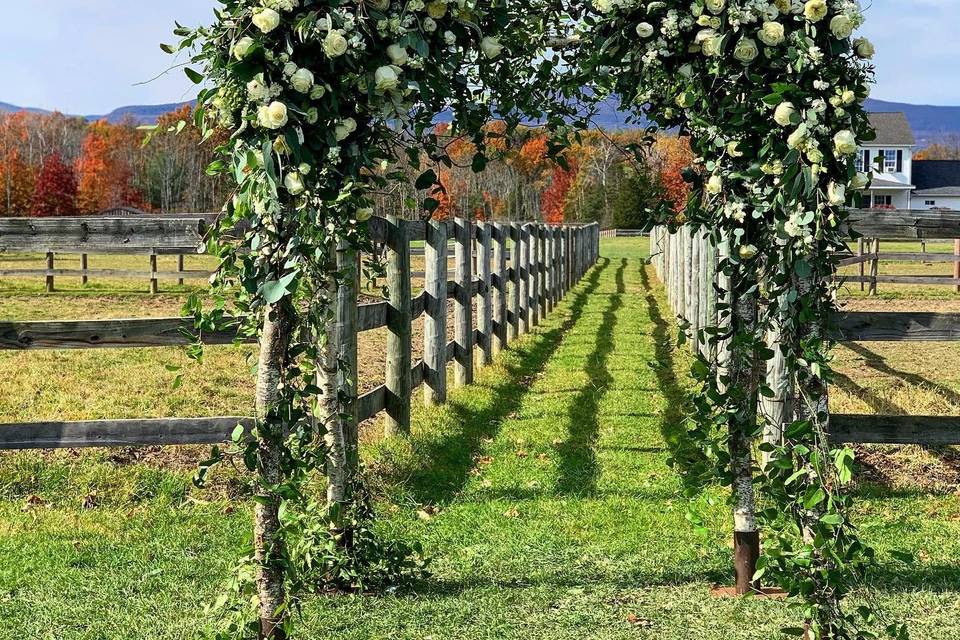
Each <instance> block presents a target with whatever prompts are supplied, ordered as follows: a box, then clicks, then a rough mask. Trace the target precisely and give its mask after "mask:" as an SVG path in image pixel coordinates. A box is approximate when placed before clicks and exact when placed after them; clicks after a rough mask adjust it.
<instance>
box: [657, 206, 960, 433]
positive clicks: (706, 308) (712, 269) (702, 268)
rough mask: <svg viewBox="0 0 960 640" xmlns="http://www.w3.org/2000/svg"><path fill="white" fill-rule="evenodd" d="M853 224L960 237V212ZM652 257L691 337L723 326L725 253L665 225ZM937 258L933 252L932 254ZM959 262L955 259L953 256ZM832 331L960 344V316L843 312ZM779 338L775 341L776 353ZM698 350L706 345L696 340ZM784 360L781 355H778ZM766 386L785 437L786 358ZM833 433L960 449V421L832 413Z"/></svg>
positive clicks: (880, 231)
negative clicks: (720, 291)
mask: <svg viewBox="0 0 960 640" xmlns="http://www.w3.org/2000/svg"><path fill="white" fill-rule="evenodd" d="M851 224H852V225H853V226H854V227H855V228H856V230H857V231H858V232H859V233H861V234H863V235H865V236H867V237H883V238H891V239H899V240H902V239H918V238H927V239H952V238H957V237H960V212H948V211H912V210H898V211H885V212H883V213H882V214H879V213H876V212H870V211H867V210H862V211H861V210H857V211H853V212H851ZM651 254H652V255H653V263H654V266H655V268H656V271H657V274H658V275H659V277H660V279H661V281H662V282H663V283H664V285H665V287H666V292H667V300H668V303H669V305H670V307H671V308H672V310H673V311H674V313H675V314H676V315H677V316H679V317H680V318H681V319H682V320H683V321H685V322H686V323H689V327H690V328H689V335H690V336H691V337H693V336H696V335H697V330H698V329H699V328H700V327H705V326H709V325H716V324H717V318H718V316H717V288H716V286H715V285H716V283H717V279H718V277H721V276H718V274H717V263H718V258H719V255H718V248H717V247H714V246H712V245H711V243H710V242H708V241H707V239H706V237H705V236H704V235H703V234H702V233H696V232H693V231H692V230H691V229H690V228H689V227H685V228H682V229H680V230H679V231H677V232H675V233H670V232H669V231H668V230H667V229H666V228H664V227H657V228H655V229H654V230H653V233H652V239H651ZM927 255H930V254H927ZM951 257H952V256H951ZM832 320H833V322H832V323H831V325H832V326H833V330H834V331H835V336H834V337H835V338H836V339H837V340H838V341H841V342H856V341H916V342H925V341H955V340H960V313H917V312H869V313H867V312H852V313H841V314H840V315H839V317H837V318H833V319H832ZM775 340H776V336H768V341H769V343H770V346H771V347H774V346H775V344H774V343H775ZM690 344H691V347H692V348H695V349H702V348H703V347H704V345H703V344H700V343H698V342H697V340H696V339H692V340H691V342H690ZM774 351H775V352H777V353H778V354H779V350H778V349H774ZM766 375H767V385H768V386H769V387H770V389H771V390H773V392H774V397H772V398H762V399H761V401H760V402H761V407H760V411H761V412H762V415H764V416H767V417H768V419H769V422H771V423H772V425H773V426H770V427H768V429H767V432H766V433H765V434H764V438H765V439H767V440H770V441H775V440H777V439H779V434H780V433H781V431H780V429H782V428H783V425H784V424H785V423H787V422H789V415H788V411H787V407H789V406H790V403H791V393H790V381H789V380H788V379H787V378H786V371H785V368H784V363H783V361H782V359H781V357H780V356H778V357H775V358H774V359H773V360H770V361H768V363H767V372H766ZM830 433H831V436H832V437H833V438H834V439H836V441H838V442H860V443H886V444H925V445H946V444H960V417H956V416H901V415H860V414H837V413H834V414H831V416H830Z"/></svg>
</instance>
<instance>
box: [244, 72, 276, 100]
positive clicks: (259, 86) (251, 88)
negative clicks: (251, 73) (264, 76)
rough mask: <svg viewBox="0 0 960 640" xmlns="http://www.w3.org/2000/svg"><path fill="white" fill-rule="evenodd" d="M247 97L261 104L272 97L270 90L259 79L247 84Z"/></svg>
mask: <svg viewBox="0 0 960 640" xmlns="http://www.w3.org/2000/svg"><path fill="white" fill-rule="evenodd" d="M247 95H249V96H250V99H251V100H253V101H254V102H260V101H261V100H266V99H267V98H269V97H270V90H269V89H268V88H267V87H266V85H264V84H263V82H261V81H260V79H259V77H257V78H254V79H253V80H251V81H250V82H248V83H247Z"/></svg>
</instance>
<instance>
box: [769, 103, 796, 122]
mask: <svg viewBox="0 0 960 640" xmlns="http://www.w3.org/2000/svg"><path fill="white" fill-rule="evenodd" d="M796 112H797V110H796V109H795V108H794V107H793V103H792V102H781V103H780V104H778V105H777V108H776V109H775V110H774V112H773V121H774V122H776V123H777V124H778V125H780V126H781V127H787V126H790V117H791V116H792V115H793V114H794V113H796Z"/></svg>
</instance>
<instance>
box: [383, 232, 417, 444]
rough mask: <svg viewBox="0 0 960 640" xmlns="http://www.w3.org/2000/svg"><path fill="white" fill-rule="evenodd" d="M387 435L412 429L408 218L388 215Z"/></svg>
mask: <svg viewBox="0 0 960 640" xmlns="http://www.w3.org/2000/svg"><path fill="white" fill-rule="evenodd" d="M387 288H388V289H389V293H390V299H389V301H388V303H389V307H388V309H387V331H388V332H389V333H388V334H387V375H386V387H387V395H386V410H387V421H386V428H385V432H386V435H388V436H389V435H393V434H397V433H404V434H406V433H410V393H411V386H412V385H411V377H410V366H411V362H410V361H411V354H410V352H411V345H410V334H411V328H410V323H411V321H412V318H411V312H412V309H411V294H410V239H409V237H408V236H407V221H406V220H403V219H401V218H398V217H397V216H394V215H390V216H387Z"/></svg>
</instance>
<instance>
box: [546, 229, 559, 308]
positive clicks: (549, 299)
mask: <svg viewBox="0 0 960 640" xmlns="http://www.w3.org/2000/svg"><path fill="white" fill-rule="evenodd" d="M543 237H544V245H545V246H544V250H543V253H544V265H546V269H545V270H544V274H543V280H544V301H545V302H546V313H551V312H552V311H553V304H554V299H553V276H554V274H555V273H556V271H555V270H554V260H553V227H551V226H550V225H546V224H545V225H544V226H543Z"/></svg>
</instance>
